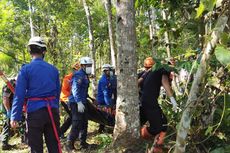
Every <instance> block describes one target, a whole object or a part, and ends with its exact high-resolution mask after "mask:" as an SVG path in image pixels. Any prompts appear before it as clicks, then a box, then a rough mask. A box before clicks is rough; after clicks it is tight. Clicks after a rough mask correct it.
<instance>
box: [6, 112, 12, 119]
mask: <svg viewBox="0 0 230 153" xmlns="http://www.w3.org/2000/svg"><path fill="white" fill-rule="evenodd" d="M10 116H11V110H8V111H7V112H6V117H7V118H10Z"/></svg>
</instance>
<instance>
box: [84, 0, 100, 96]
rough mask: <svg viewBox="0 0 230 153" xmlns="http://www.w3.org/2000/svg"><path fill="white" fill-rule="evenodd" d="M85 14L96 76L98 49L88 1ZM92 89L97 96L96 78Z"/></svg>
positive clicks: (85, 3) (85, 4) (85, 5)
mask: <svg viewBox="0 0 230 153" xmlns="http://www.w3.org/2000/svg"><path fill="white" fill-rule="evenodd" d="M82 1H83V5H84V9H85V13H86V18H87V23H88V31H89V48H90V54H91V58H92V59H93V75H94V76H96V58H95V54H96V49H95V44H94V36H93V22H92V16H91V13H90V8H89V6H88V5H87V2H86V0H82ZM92 87H93V95H94V96H95V95H96V93H97V91H96V89H97V82H96V77H94V79H93V80H92Z"/></svg>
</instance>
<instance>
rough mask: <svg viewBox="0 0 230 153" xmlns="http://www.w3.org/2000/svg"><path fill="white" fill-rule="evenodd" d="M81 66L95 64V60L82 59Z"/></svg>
mask: <svg viewBox="0 0 230 153" xmlns="http://www.w3.org/2000/svg"><path fill="white" fill-rule="evenodd" d="M80 64H83V65H85V64H93V60H92V58H90V57H81V58H80Z"/></svg>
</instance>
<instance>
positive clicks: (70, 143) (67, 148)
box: [66, 140, 76, 152]
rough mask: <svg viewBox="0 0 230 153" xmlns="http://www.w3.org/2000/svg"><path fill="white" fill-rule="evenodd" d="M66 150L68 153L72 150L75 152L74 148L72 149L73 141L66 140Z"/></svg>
mask: <svg viewBox="0 0 230 153" xmlns="http://www.w3.org/2000/svg"><path fill="white" fill-rule="evenodd" d="M66 150H67V151H68V152H71V151H73V150H76V148H75V147H74V142H73V141H70V140H68V141H67V142H66Z"/></svg>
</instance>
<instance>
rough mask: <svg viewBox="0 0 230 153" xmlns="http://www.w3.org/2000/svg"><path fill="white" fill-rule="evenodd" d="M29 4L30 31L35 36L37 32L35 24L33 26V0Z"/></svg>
mask: <svg viewBox="0 0 230 153" xmlns="http://www.w3.org/2000/svg"><path fill="white" fill-rule="evenodd" d="M28 4H29V12H30V32H31V38H32V37H34V36H35V32H34V26H33V19H32V15H33V12H32V4H31V0H29V1H28Z"/></svg>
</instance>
